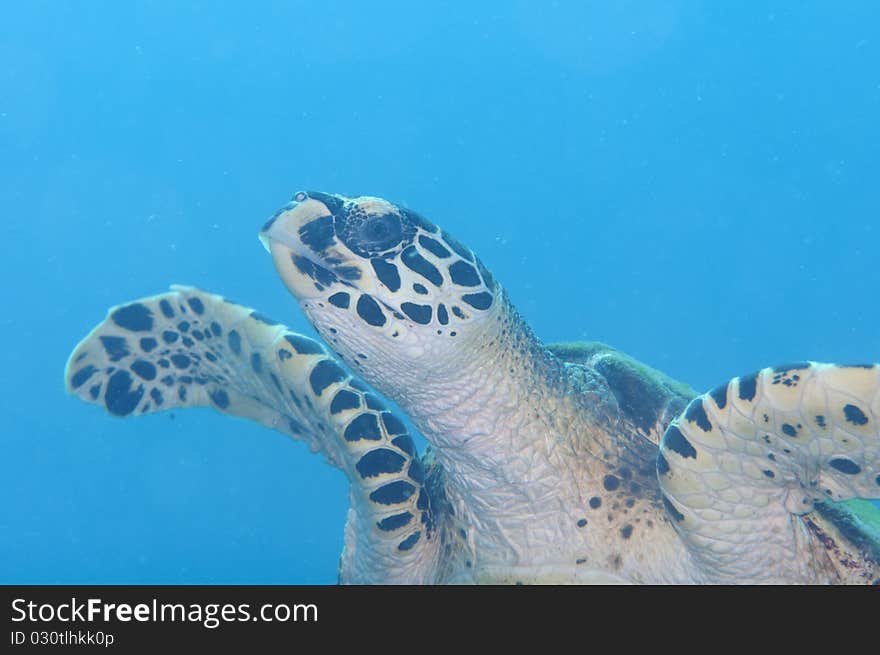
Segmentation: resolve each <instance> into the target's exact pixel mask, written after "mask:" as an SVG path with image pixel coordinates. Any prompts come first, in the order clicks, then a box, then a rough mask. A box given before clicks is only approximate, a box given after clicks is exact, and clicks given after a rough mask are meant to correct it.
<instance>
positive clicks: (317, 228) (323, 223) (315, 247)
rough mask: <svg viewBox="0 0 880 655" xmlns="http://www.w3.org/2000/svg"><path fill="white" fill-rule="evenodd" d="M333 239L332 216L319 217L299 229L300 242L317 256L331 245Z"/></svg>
mask: <svg viewBox="0 0 880 655" xmlns="http://www.w3.org/2000/svg"><path fill="white" fill-rule="evenodd" d="M334 238H335V237H334V230H333V217H332V216H321V217H320V218H316V219H315V220H313V221H309V222H308V223H306V224H305V225H303V226H302V227H301V228H299V239H300V241H302V242H303V244H304V245H306V246H308V247H309V248H311V250H312V252H315V253H318V254H320V253H323V252H324V251H325V250H326V249H327V248H329V247H330V246H331V245H333V240H334Z"/></svg>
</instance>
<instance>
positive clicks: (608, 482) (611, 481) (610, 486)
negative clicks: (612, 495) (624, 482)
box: [602, 475, 620, 491]
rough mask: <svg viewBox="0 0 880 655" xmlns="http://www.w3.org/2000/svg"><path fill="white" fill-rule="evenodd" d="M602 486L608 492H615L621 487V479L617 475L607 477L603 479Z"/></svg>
mask: <svg viewBox="0 0 880 655" xmlns="http://www.w3.org/2000/svg"><path fill="white" fill-rule="evenodd" d="M602 486H603V487H605V490H606V491H614V490H615V489H617V488H618V487H619V486H620V479H619V478H618V477H617V476H616V475H606V476H605V477H604V478H602Z"/></svg>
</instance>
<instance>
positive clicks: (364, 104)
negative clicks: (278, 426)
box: [0, 0, 880, 583]
mask: <svg viewBox="0 0 880 655" xmlns="http://www.w3.org/2000/svg"><path fill="white" fill-rule="evenodd" d="M878 62H880V5H878V4H877V3H876V2H874V1H871V0H866V1H857V0H850V1H849V2H846V3H843V4H841V3H835V2H819V1H811V2H797V3H793V2H787V1H785V2H783V1H778V2H749V3H739V2H715V1H711V2H709V1H705V2H700V1H692V2H675V1H666V2H652V1H647V0H641V1H621V0H618V1H616V2H606V1H604V0H603V1H589V2H585V1H581V2H574V1H571V2H569V1H560V2H547V1H538V0H534V1H532V0H529V1H526V0H512V1H505V2H500V1H499V2H476V3H474V2H436V3H414V2H369V3H367V2H353V1H345V2H343V1H335V2H248V3H244V2H240V3H221V2H177V1H155V2H109V1H107V2H97V1H92V2H64V1H61V0H57V1H45V0H43V1H40V0H33V1H31V2H27V3H17V4H8V6H6V7H4V12H3V26H2V28H0V180H2V182H0V207H2V215H3V220H2V221H0V243H2V244H3V250H2V257H0V279H2V280H3V283H2V290H0V293H2V312H0V351H2V365H0V371H2V374H0V399H2V401H0V402H2V416H3V428H2V434H3V444H2V453H3V456H2V458H0V480H2V482H0V484H2V488H0V490H2V501H0V538H2V542H0V582H6V583H9V582H22V583H54V582H64V583H85V582H96V583H215V582H216V583H220V582H226V583H330V582H333V581H335V578H336V564H337V559H338V556H339V552H340V550H341V545H342V528H343V523H344V519H345V512H346V508H347V491H346V481H345V479H344V477H343V475H342V474H341V473H339V472H337V471H335V470H333V469H331V468H330V467H329V466H327V465H326V464H325V463H324V462H323V461H322V460H321V459H320V458H318V457H316V456H312V455H309V453H308V452H307V449H306V447H305V446H304V445H303V444H300V443H296V442H294V441H292V440H289V439H287V438H285V437H282V436H279V435H276V434H273V433H271V432H269V431H267V430H265V429H263V428H260V427H257V426H255V425H252V424H249V423H247V422H245V421H243V420H237V419H232V418H228V417H222V416H219V415H216V414H214V413H212V412H211V411H210V410H187V411H178V412H175V413H174V415H170V414H167V413H165V414H159V415H155V416H151V417H145V418H140V419H137V420H117V419H111V418H109V417H108V416H106V415H105V414H104V413H103V411H102V410H100V409H99V408H97V407H93V406H88V405H85V404H83V403H82V402H80V401H78V400H75V399H73V398H71V397H68V396H66V395H65V393H64V389H63V383H62V372H63V367H64V363H65V360H66V358H67V355H68V354H69V352H70V351H71V349H72V348H73V347H74V346H75V345H76V343H77V341H78V340H79V339H80V338H81V337H83V336H84V335H85V334H86V333H87V332H88V331H89V330H90V329H91V328H92V327H93V326H94V325H95V324H96V323H97V322H98V321H100V320H101V319H102V318H103V317H104V316H105V313H106V310H107V308H108V307H110V306H111V305H114V304H119V303H121V302H124V301H126V300H129V299H133V298H137V297H140V296H144V295H149V294H154V293H157V292H160V291H163V290H165V289H166V288H167V287H168V285H169V284H170V283H186V284H194V285H198V286H200V287H203V288H204V289H206V290H209V291H213V292H217V293H222V294H224V295H228V296H230V297H232V298H234V299H236V300H239V301H240V302H244V303H247V304H249V305H251V306H254V307H257V308H259V309H260V310H261V311H263V312H264V313H266V314H268V315H270V316H274V317H276V318H277V319H278V320H281V321H283V322H286V323H287V324H289V325H290V326H292V327H293V328H294V329H296V330H299V331H302V332H305V333H307V334H313V332H312V330H311V328H310V326H309V325H308V324H307V322H306V321H305V319H304V318H303V315H302V313H301V312H300V310H299V308H298V307H297V305H296V304H295V302H294V301H293V300H292V299H291V297H290V296H289V295H288V294H287V292H286V291H285V290H284V289H283V287H282V285H281V283H280V282H279V280H278V279H277V277H276V275H275V273H274V270H273V268H272V266H271V262H270V260H269V258H268V256H267V255H266V253H265V252H264V251H263V249H262V247H261V246H260V244H259V243H258V241H257V239H256V232H257V230H258V228H259V227H260V225H261V224H262V223H263V221H264V220H265V219H266V218H267V217H268V216H269V215H271V214H272V213H273V212H274V211H275V209H276V208H277V207H278V206H280V205H281V204H283V203H284V202H286V201H287V199H289V198H290V197H291V195H292V194H293V193H294V192H295V191H297V190H298V189H301V188H315V189H323V190H327V191H338V192H344V193H352V194H361V193H363V194H370V195H379V196H385V197H387V198H389V199H392V200H396V201H400V202H403V203H406V204H408V205H409V206H411V207H413V208H415V209H417V210H419V211H421V212H422V213H424V214H425V215H426V216H428V217H430V218H431V219H432V220H434V221H435V222H438V223H440V224H441V225H443V226H444V227H446V228H447V229H449V230H450V231H451V232H452V233H454V234H455V235H457V236H458V237H459V238H460V239H461V240H462V241H464V242H466V243H467V244H469V245H470V246H472V247H473V248H474V249H475V250H476V251H477V252H478V253H479V254H480V255H481V256H482V258H483V259H484V261H485V262H486V264H487V265H488V266H489V267H490V268H491V269H492V270H493V272H494V273H495V274H496V277H497V278H498V279H499V280H501V281H502V283H503V284H504V285H505V286H506V288H507V289H508V290H509V293H510V296H511V297H512V298H513V300H514V302H515V303H516V304H517V306H518V307H519V308H520V310H521V311H522V313H523V314H524V316H525V317H526V319H527V320H528V321H529V322H530V323H531V325H532V326H534V328H535V330H536V331H537V333H538V334H539V335H540V336H541V337H542V338H544V339H545V340H548V341H552V340H565V339H599V340H603V341H606V342H609V343H611V344H613V345H615V346H617V347H619V348H621V349H623V350H625V351H627V352H629V353H630V354H632V355H634V356H636V357H638V358H640V359H642V360H644V361H645V362H647V363H650V364H652V365H654V366H656V367H658V368H660V369H662V370H664V371H666V372H667V373H669V374H671V375H673V376H675V377H676V378H679V379H681V380H684V381H687V382H689V383H691V384H692V385H694V387H695V388H697V389H701V390H703V389H707V388H709V387H712V386H714V385H716V384H718V383H720V382H723V381H726V380H727V379H729V378H730V377H732V376H734V375H737V374H739V373H742V372H746V371H749V370H751V369H755V368H759V367H762V366H766V365H770V364H774V363H779V362H784V361H787V360H801V359H805V358H810V359H816V360H820V361H842V362H863V361H878V360H880V330H878V319H880V306H878V303H877V289H878V288H880V273H878V265H877V256H878V240H880V228H878V226H877V220H878V217H880V192H878V186H877V184H878V180H880V159H878V156H877V155H878V144H880V121H878V120H877V119H878V116H880V66H878Z"/></svg>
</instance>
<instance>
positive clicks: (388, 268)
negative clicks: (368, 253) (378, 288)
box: [370, 257, 400, 291]
mask: <svg viewBox="0 0 880 655" xmlns="http://www.w3.org/2000/svg"><path fill="white" fill-rule="evenodd" d="M370 264H372V265H373V270H374V271H376V277H378V278H379V281H380V282H381V283H382V284H384V285H385V286H386V287H388V290H389V291H397V290H399V289H400V272H399V271H398V270H397V266H395V265H394V264H392V263H391V262H388V261H385V260H384V259H380V258H378V257H376V258H373V259H371V260H370Z"/></svg>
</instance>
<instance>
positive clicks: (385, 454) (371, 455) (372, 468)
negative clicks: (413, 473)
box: [355, 448, 406, 478]
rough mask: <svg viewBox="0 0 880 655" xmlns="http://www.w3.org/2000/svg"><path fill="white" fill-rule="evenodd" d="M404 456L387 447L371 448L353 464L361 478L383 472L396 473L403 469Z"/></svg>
mask: <svg viewBox="0 0 880 655" xmlns="http://www.w3.org/2000/svg"><path fill="white" fill-rule="evenodd" d="M405 463H406V458H405V457H404V456H403V455H401V454H400V453H397V452H394V451H393V450H391V449H389V448H377V449H376V450H371V451H370V452H368V453H367V454H366V455H364V456H363V457H361V458H360V459H359V460H358V463H357V464H355V468H356V469H357V472H358V473H359V474H360V476H361V477H362V478H374V477H376V476H379V475H382V474H383V473H397V472H399V471H400V470H401V469H403V465H404V464H405Z"/></svg>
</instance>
